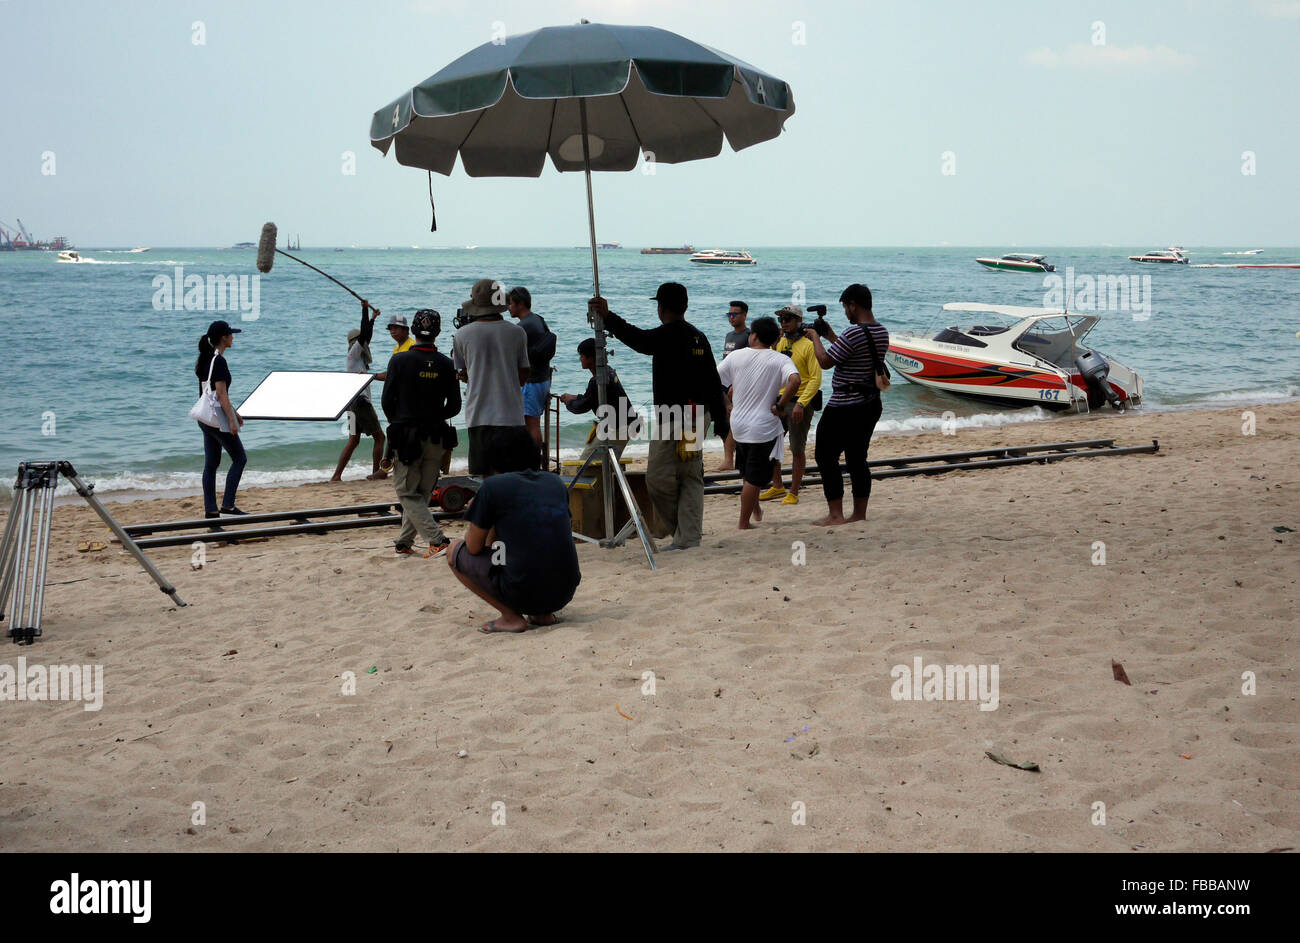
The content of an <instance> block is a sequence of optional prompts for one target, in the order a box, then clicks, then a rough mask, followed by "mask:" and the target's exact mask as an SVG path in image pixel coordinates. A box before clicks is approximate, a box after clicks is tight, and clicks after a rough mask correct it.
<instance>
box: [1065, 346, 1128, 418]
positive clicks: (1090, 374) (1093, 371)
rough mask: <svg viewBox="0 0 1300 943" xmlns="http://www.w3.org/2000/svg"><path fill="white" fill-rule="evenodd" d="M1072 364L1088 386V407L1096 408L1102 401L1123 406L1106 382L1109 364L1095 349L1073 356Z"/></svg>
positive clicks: (1120, 407) (1117, 407) (1118, 406)
mask: <svg viewBox="0 0 1300 943" xmlns="http://www.w3.org/2000/svg"><path fill="white" fill-rule="evenodd" d="M1074 366H1075V367H1076V368H1077V369H1078V371H1079V373H1080V374H1081V375H1082V376H1083V382H1084V383H1085V384H1086V385H1087V387H1088V408H1089V409H1096V408H1098V407H1099V406H1101V404H1102V403H1110V405H1111V406H1112V407H1114V408H1115V409H1123V408H1124V404H1123V401H1122V400H1121V399H1120V398H1119V395H1118V394H1117V393H1116V392H1115V391H1114V390H1112V389H1111V388H1110V384H1109V383H1107V382H1106V378H1107V377H1108V376H1110V365H1109V364H1108V363H1106V358H1105V357H1103V356H1102V355H1101V354H1099V353H1097V352H1096V351H1095V350H1085V351H1084V352H1083V353H1081V354H1079V356H1077V357H1075V358H1074Z"/></svg>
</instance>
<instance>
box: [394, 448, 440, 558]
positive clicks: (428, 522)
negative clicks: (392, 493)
mask: <svg viewBox="0 0 1300 943" xmlns="http://www.w3.org/2000/svg"><path fill="white" fill-rule="evenodd" d="M441 470H442V444H441V443H435V442H431V441H429V440H428V439H425V440H424V442H423V443H422V444H421V450H420V457H419V458H417V459H416V460H415V461H414V462H412V463H411V464H410V465H407V464H406V463H405V462H403V461H402V460H401V458H398V457H396V456H394V458H393V485H394V487H395V488H396V489H397V500H398V501H400V502H401V503H402V529H401V531H400V532H399V533H398V534H397V540H396V541H395V544H396V546H398V547H409V546H411V544H412V543H413V542H414V541H415V534H416V532H417V531H418V532H419V534H420V536H421V537H423V538H424V539H425V540H427V541H428V542H429V546H430V547H436V546H438V545H439V544H441V543H445V542H446V540H447V538H446V537H445V536H443V533H442V528H441V527H439V526H438V522H437V521H435V520H434V519H433V515H432V514H431V513H430V512H429V498H430V496H432V494H433V489H434V488H436V487H437V486H438V473H439V472H440V471H441Z"/></svg>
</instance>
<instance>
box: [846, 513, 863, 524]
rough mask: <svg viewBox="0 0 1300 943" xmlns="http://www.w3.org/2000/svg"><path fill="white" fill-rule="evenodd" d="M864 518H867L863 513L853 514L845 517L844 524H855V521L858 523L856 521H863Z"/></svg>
mask: <svg viewBox="0 0 1300 943" xmlns="http://www.w3.org/2000/svg"><path fill="white" fill-rule="evenodd" d="M866 519H867V515H865V514H854V515H853V516H852V517H850V518H847V519H846V520H845V521H844V523H845V524H856V523H858V521H865V520H866Z"/></svg>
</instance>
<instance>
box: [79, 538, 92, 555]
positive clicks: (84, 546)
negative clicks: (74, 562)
mask: <svg viewBox="0 0 1300 943" xmlns="http://www.w3.org/2000/svg"><path fill="white" fill-rule="evenodd" d="M89 552H90V541H89V540H81V541H78V542H77V553H89Z"/></svg>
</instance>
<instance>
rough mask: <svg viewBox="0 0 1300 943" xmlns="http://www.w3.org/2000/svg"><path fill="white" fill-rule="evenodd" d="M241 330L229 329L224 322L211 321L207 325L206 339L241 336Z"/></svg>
mask: <svg viewBox="0 0 1300 943" xmlns="http://www.w3.org/2000/svg"><path fill="white" fill-rule="evenodd" d="M243 333H244V332H243V330H242V329H240V328H237V327H231V326H230V325H229V324H227V323H226V322H225V321H213V322H212V323H211V324H209V325H208V337H213V338H216V337H225V336H226V335H227V334H243Z"/></svg>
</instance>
